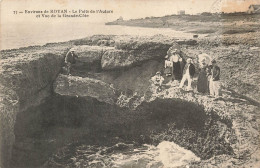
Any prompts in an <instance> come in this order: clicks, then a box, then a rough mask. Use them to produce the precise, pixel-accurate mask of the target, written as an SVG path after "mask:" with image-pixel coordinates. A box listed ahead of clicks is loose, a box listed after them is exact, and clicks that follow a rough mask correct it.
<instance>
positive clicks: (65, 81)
mask: <svg viewBox="0 0 260 168" xmlns="http://www.w3.org/2000/svg"><path fill="white" fill-rule="evenodd" d="M54 92H55V93H57V94H59V95H63V96H76V97H91V98H95V99H97V100H98V101H100V102H105V103H109V104H114V103H115V101H116V99H117V96H116V90H115V89H114V88H113V86H111V85H109V84H107V83H105V82H102V81H100V80H97V79H92V78H88V77H85V78H82V77H78V76H67V75H59V76H58V77H57V79H56V81H55V82H54Z"/></svg>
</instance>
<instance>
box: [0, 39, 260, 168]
mask: <svg viewBox="0 0 260 168" xmlns="http://www.w3.org/2000/svg"><path fill="white" fill-rule="evenodd" d="M171 46H178V47H179V48H181V51H182V54H183V56H184V57H186V58H187V57H192V58H193V59H194V60H195V61H196V59H197V58H196V55H198V54H199V53H200V52H207V51H208V48H209V47H210V48H211V49H210V51H208V52H210V54H212V55H214V57H215V58H216V60H217V61H218V62H219V64H220V66H221V67H222V69H223V72H222V83H223V85H224V91H223V99H220V100H217V101H215V100H214V99H213V98H209V97H208V96H207V95H201V94H199V93H197V92H183V91H181V90H179V89H177V87H176V86H175V85H174V84H172V83H171V82H170V81H169V80H168V81H167V80H166V83H165V88H164V90H163V91H162V92H159V93H158V92H157V91H156V89H155V88H153V87H152V86H151V83H150V81H149V79H150V78H151V77H152V76H153V75H154V74H155V73H156V72H157V71H162V70H163V61H164V56H165V55H166V54H167V51H168V49H169V48H170V47H171ZM72 47H73V48H75V50H76V53H77V54H78V55H79V60H78V61H77V63H76V65H75V66H74V68H73V71H72V76H68V75H65V73H64V69H63V66H64V57H65V54H66V53H67V52H68V50H69V49H70V48H72ZM248 47H249V49H250V46H243V45H234V46H231V48H232V49H230V46H226V45H222V44H221V42H219V41H215V40H212V39H211V40H210V41H207V42H205V39H203V40H202V39H197V40H194V39H187V40H179V41H178V40H176V39H171V38H169V37H165V36H161V35H156V36H152V37H135V36H111V35H110V36H104V35H95V36H91V37H87V38H84V39H80V40H73V41H69V42H63V43H52V44H46V45H44V46H32V47H26V48H20V49H13V50H3V51H1V72H0V88H1V89H0V91H1V93H0V95H1V102H0V107H1V111H0V128H1V129H0V131H1V132H0V145H1V146H0V151H1V153H0V156H1V158H0V163H1V165H0V167H13V166H15V165H16V164H18V163H14V162H15V161H14V160H16V161H17V160H19V159H17V158H18V156H15V155H14V153H15V152H13V151H17V150H18V149H19V143H18V141H19V139H22V138H24V136H25V134H27V133H28V132H30V131H32V132H33V133H37V131H35V130H33V129H32V127H34V125H37V124H38V123H36V122H37V121H40V123H41V124H40V126H43V125H44V124H45V125H51V124H55V123H56V122H60V124H61V125H66V127H73V129H74V127H75V126H76V130H77V131H79V130H81V129H83V130H84V129H85V128H87V127H89V124H85V125H84V123H88V122H90V123H91V122H93V121H96V125H95V126H97V127H98V126H99V127H101V126H103V127H104V128H107V129H108V130H109V128H111V129H112V128H114V127H115V126H120V127H123V126H129V127H131V123H140V125H141V126H142V124H141V123H142V122H143V121H145V120H149V117H151V118H156V117H158V116H159V115H160V113H163V114H162V115H163V116H164V117H165V118H167V116H171V117H169V118H171V119H172V120H169V121H167V122H168V123H171V122H173V123H177V128H176V130H174V128H173V127H171V126H161V128H162V129H161V130H157V131H158V132H157V133H156V129H157V128H156V127H154V128H152V129H154V130H155V132H154V133H153V134H150V135H148V134H147V135H146V134H144V133H143V132H142V130H138V128H136V130H138V131H140V132H138V133H139V134H140V135H143V137H144V139H145V138H146V140H147V141H146V142H150V143H157V144H158V143H159V142H161V141H163V140H168V141H173V142H175V143H176V144H178V145H180V146H182V147H184V148H187V149H189V150H191V151H192V152H194V153H195V154H196V155H199V156H200V158H202V160H201V161H199V162H196V163H193V166H198V167H228V166H230V167H243V166H245V165H246V166H250V165H252V166H254V165H257V164H259V149H258V146H259V119H260V118H259V103H258V102H257V101H258V99H257V96H256V95H255V93H256V92H257V93H259V90H258V86H256V85H255V83H254V82H253V83H252V84H251V85H247V84H246V83H244V82H243V80H242V79H241V80H240V79H239V78H238V79H237V80H234V78H233V76H234V75H237V74H236V73H235V72H236V71H237V67H235V68H234V66H235V65H238V64H240V63H241V61H243V62H247V64H252V62H253V61H254V60H255V59H256V57H257V53H259V49H252V48H251V49H250V51H248ZM238 52H239V53H240V54H238ZM246 52H249V53H250V54H249V55H247V58H246V60H245V59H244V58H245V57H244V56H245V53H246ZM233 55H236V56H237V55H239V56H240V57H241V60H240V59H239V60H240V62H239V61H238V59H237V58H236V59H234V58H233V57H232V56H233ZM240 57H239V58H240ZM242 59H243V60H242ZM240 69H241V75H242V76H244V74H243V73H250V71H253V70H255V69H254V67H250V66H240ZM255 78H257V76H256V77H255ZM255 78H254V79H255ZM254 79H252V80H254ZM257 80H259V78H258V79H257ZM237 82H240V83H241V84H242V85H246V86H243V87H242V86H241V87H240V88H234V86H233V84H234V83H237ZM245 88H251V89H250V90H246V89H245ZM236 91H237V92H238V93H239V94H235V93H236ZM240 94H243V95H244V97H243V96H241V95H240ZM61 100H62V101H64V102H67V104H70V105H71V107H73V106H75V108H76V107H77V108H76V109H77V111H76V112H75V113H77V114H78V115H77V117H76V118H73V117H71V116H73V113H72V112H69V111H66V109H68V110H69V107H70V106H68V107H67V108H65V105H64V103H62V102H60V103H59V101H61ZM93 102H94V103H93ZM46 103H47V104H46ZM95 104H98V106H95ZM42 106H43V107H42ZM167 106H170V107H171V108H172V109H175V110H173V112H172V109H170V110H169V109H164V107H167ZM159 107H160V108H159ZM36 109H40V110H36ZM86 109H99V110H100V111H101V112H103V113H100V112H98V111H95V110H93V111H91V110H90V111H87V110H86ZM102 109H103V111H102ZM104 109H106V110H104ZM148 111H149V112H151V111H152V112H151V114H150V113H148ZM56 112H57V114H55V113H56ZM171 112H172V113H173V114H171ZM195 112H196V114H195ZM62 113H64V114H62ZM71 113H72V114H71ZM94 113H97V114H98V115H97V116H95V115H94V116H93V114H94ZM196 115H197V116H196ZM176 116H177V119H176V118H175V119H174V117H176ZM42 119H43V120H44V122H43V121H42ZM124 119H125V120H124ZM178 119H179V120H178ZM99 120H100V121H99ZM151 121H154V122H155V121H157V120H154V119H153V120H151ZM161 121H162V122H164V121H165V120H164V119H161ZM178 121H179V122H180V121H183V123H185V124H184V125H183V123H179V122H178ZM210 121H211V122H212V123H211V122H210ZM208 123H210V124H208ZM98 124H100V125H101V126H100V125H98ZM149 124H151V123H149ZM149 124H148V125H149ZM178 124H179V125H178ZM207 124H208V125H207ZM151 125H152V124H151ZM196 125H197V126H198V128H194V127H196ZM35 128H37V126H35ZM141 128H142V127H141ZM30 129H32V130H30ZM139 129H140V128H139ZM145 129H146V128H145V127H144V130H145ZM185 129H187V130H189V129H191V132H192V133H194V136H190V137H189V133H190V132H188V131H186V132H185ZM76 130H74V131H76ZM169 130H172V132H171V131H169ZM180 130H182V131H180ZM77 131H76V132H77ZM126 131H127V129H126ZM167 131H168V133H165V132H167ZM178 131H179V132H178ZM83 132H84V131H83ZM144 132H145V131H144ZM146 132H147V131H146ZM33 133H32V134H33ZM148 133H149V132H148ZM162 133H165V134H166V135H167V136H165V137H161V134H162ZM28 134H29V133H28ZM65 134H66V133H64V135H63V136H64V137H63V136H61V137H60V138H64V139H65V137H66V138H67V139H66V143H69V142H70V141H72V140H71V139H70V138H71V136H70V135H69V134H68V133H67V134H66V135H65ZM139 134H138V135H139ZM127 135H128V134H127ZM172 135H175V136H172ZM192 135H193V134H192ZM28 136H29V135H28ZM37 136H38V135H37ZM39 136H40V135H39ZM41 136H42V135H41ZM81 136H84V135H81ZM131 136H132V135H129V137H131ZM129 137H128V138H129ZM187 137H189V138H190V139H189V138H187ZM139 138H140V137H139ZM196 138H197V140H194V141H193V142H194V143H191V139H196ZM207 138H209V139H208V140H207ZM211 138H215V139H216V141H215V142H218V143H219V144H220V145H219V146H216V143H214V144H210V142H211V141H212V139H211ZM31 139H33V138H31ZM133 139H135V138H133ZM138 140H140V139H138ZM57 143H58V140H57ZM63 143H65V142H63ZM218 143H217V144H218ZM22 146H23V145H22ZM203 146H206V147H205V148H203ZM210 146H212V148H210ZM225 148H228V149H230V150H228V151H229V152H228V151H225V150H224V149H225ZM32 150H33V149H32ZM203 150H204V151H207V152H208V153H207V152H205V153H207V156H210V157H207V156H204V155H202V154H201V153H202V151H203ZM54 152H56V151H53V153H54ZM48 154H50V153H48ZM31 157H32V156H31ZM22 159H23V158H22ZM41 162H43V161H41ZM41 164H42V163H41ZM37 166H39V165H37Z"/></svg>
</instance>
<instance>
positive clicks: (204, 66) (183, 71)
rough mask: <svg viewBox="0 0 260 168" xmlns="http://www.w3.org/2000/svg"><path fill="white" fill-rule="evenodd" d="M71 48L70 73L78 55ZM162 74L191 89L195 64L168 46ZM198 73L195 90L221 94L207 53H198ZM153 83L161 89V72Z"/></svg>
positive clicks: (216, 70)
mask: <svg viewBox="0 0 260 168" xmlns="http://www.w3.org/2000/svg"><path fill="white" fill-rule="evenodd" d="M74 51H75V50H74V49H73V48H72V49H70V50H69V51H68V53H67V54H66V57H65V64H66V67H67V74H68V75H70V73H71V67H72V64H75V63H76V59H77V58H78V56H77V55H76V54H75V52H74ZM165 59H166V60H165V64H164V68H165V69H164V74H165V76H166V77H172V80H173V81H180V84H179V87H178V88H183V87H184V84H185V82H186V81H187V82H188V85H187V91H191V90H193V88H192V81H193V78H194V75H195V72H196V70H195V66H194V64H193V60H192V59H191V58H188V59H187V62H186V60H185V59H184V58H183V56H182V55H181V52H180V49H176V48H172V47H171V48H170V49H169V51H168V52H167V56H165ZM198 60H199V61H198V62H199V67H200V68H199V74H198V81H197V91H198V92H200V93H209V94H210V95H211V96H214V97H216V98H217V97H219V96H221V83H220V81H219V80H220V68H219V67H218V65H217V62H216V60H214V59H213V60H211V61H210V57H209V56H208V55H207V54H205V53H204V54H200V55H199V56H198ZM151 80H152V81H153V83H154V84H155V85H156V86H158V90H159V91H160V90H162V85H163V82H164V78H163V76H162V74H161V72H157V73H156V75H155V76H154V77H152V79H151Z"/></svg>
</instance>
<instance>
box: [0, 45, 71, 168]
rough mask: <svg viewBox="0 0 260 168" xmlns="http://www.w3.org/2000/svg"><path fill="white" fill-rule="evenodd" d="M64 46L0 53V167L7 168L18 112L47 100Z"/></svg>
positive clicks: (65, 49) (59, 66)
mask: <svg viewBox="0 0 260 168" xmlns="http://www.w3.org/2000/svg"><path fill="white" fill-rule="evenodd" d="M67 48H68V46H67V45H66V46H62V45H60V46H59V47H42V48H40V47H35V48H34V47H31V48H30V47H29V48H24V49H20V50H7V51H2V52H1V69H0V71H1V72H0V89H1V111H0V121H1V122H0V137H1V139H0V140H1V141H0V148H1V153H0V156H1V160H0V161H1V164H0V167H8V165H9V160H10V157H11V151H12V145H13V143H14V140H15V139H14V138H15V137H14V125H15V120H16V115H17V113H18V112H22V111H24V110H26V109H27V108H28V107H31V106H36V105H39V104H41V103H42V102H43V101H44V100H45V98H47V97H48V96H50V94H51V88H52V82H53V80H54V79H55V78H56V76H57V74H58V73H59V71H60V68H61V64H62V60H63V57H64V54H65V52H66V51H67Z"/></svg>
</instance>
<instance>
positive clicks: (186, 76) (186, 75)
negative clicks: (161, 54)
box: [179, 58, 195, 90]
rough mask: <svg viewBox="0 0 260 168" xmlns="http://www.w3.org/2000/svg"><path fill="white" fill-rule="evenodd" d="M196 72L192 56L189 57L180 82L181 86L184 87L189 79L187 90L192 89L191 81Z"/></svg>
mask: <svg viewBox="0 0 260 168" xmlns="http://www.w3.org/2000/svg"><path fill="white" fill-rule="evenodd" d="M194 74H195V66H194V65H193V64H192V60H191V59H190V58H188V59H187V64H186V65H185V67H184V69H183V77H182V80H181V83H180V86H179V88H182V87H183V85H184V83H185V82H186V80H188V87H187V90H192V88H191V82H192V78H193V76H194Z"/></svg>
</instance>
